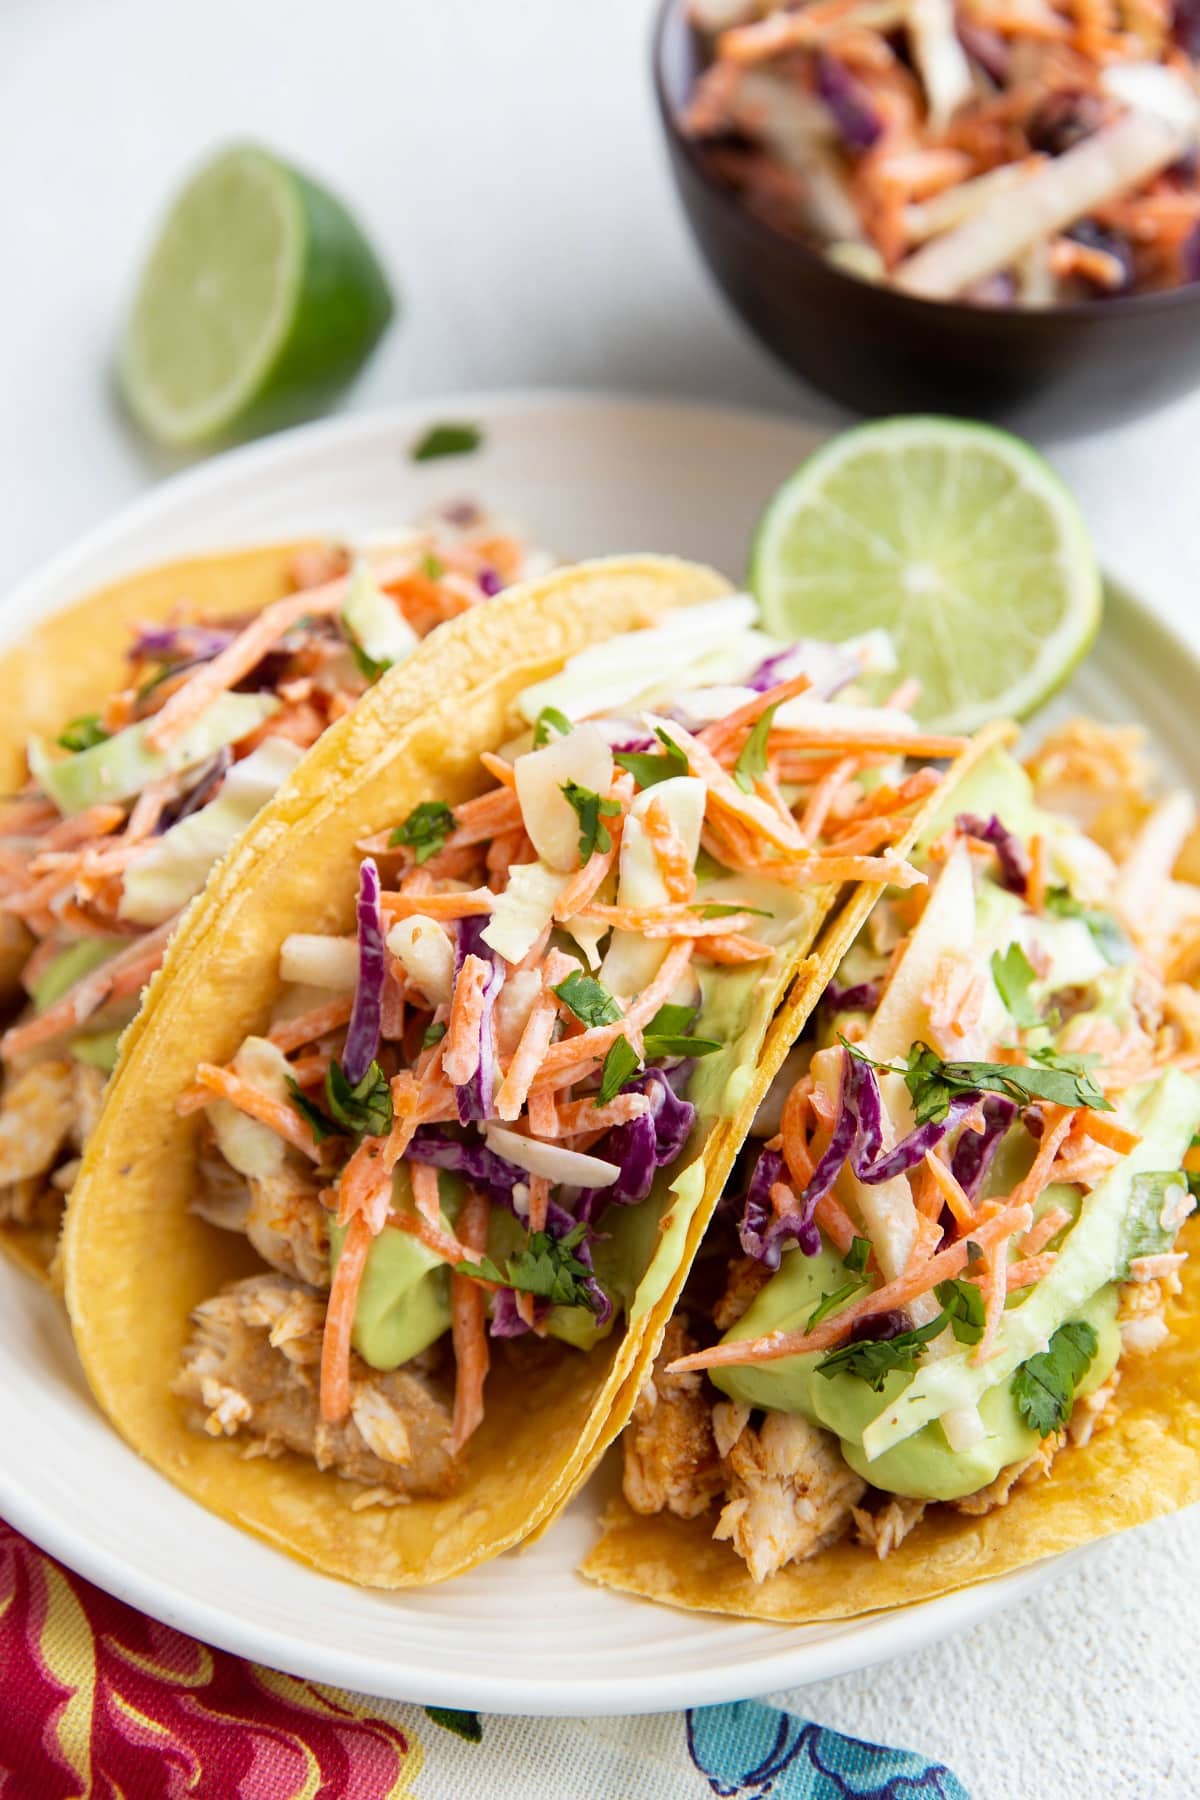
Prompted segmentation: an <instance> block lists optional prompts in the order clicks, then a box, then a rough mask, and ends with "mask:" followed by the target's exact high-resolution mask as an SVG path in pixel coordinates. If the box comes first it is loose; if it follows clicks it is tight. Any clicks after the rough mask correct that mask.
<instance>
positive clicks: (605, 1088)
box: [596, 1037, 639, 1106]
mask: <svg viewBox="0 0 1200 1800" xmlns="http://www.w3.org/2000/svg"><path fill="white" fill-rule="evenodd" d="M638 1062H639V1058H638V1053H637V1051H636V1050H635V1049H634V1047H633V1045H632V1044H631V1043H630V1042H629V1039H628V1038H624V1037H619V1038H614V1039H613V1042H612V1044H611V1045H610V1047H609V1052H608V1055H607V1056H606V1057H605V1058H604V1067H603V1068H602V1069H601V1071H600V1092H599V1093H598V1094H597V1095H596V1105H597V1106H607V1105H608V1102H609V1101H610V1100H613V1099H615V1098H616V1096H617V1095H618V1094H619V1093H620V1091H621V1089H622V1088H623V1087H624V1086H625V1083H626V1082H627V1081H628V1080H629V1077H630V1076H631V1075H632V1074H633V1072H634V1070H635V1069H636V1068H637V1067H638Z"/></svg>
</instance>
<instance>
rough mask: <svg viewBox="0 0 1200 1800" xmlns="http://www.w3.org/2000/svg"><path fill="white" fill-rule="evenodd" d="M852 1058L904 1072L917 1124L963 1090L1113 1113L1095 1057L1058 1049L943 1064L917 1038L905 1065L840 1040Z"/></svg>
mask: <svg viewBox="0 0 1200 1800" xmlns="http://www.w3.org/2000/svg"><path fill="white" fill-rule="evenodd" d="M841 1041H842V1043H843V1045H844V1046H845V1048H846V1049H847V1050H849V1052H850V1054H851V1056H855V1057H857V1058H858V1060H859V1061H860V1062H866V1063H870V1065H871V1067H872V1068H873V1069H882V1070H885V1071H886V1072H887V1073H888V1074H889V1075H903V1077H904V1082H905V1086H906V1087H907V1088H908V1091H909V1095H910V1096H911V1099H912V1104H913V1119H914V1123H915V1124H917V1125H927V1124H929V1122H930V1121H931V1120H935V1121H938V1122H940V1121H941V1120H942V1119H944V1118H945V1117H946V1114H947V1113H948V1112H949V1110H950V1102H951V1100H953V1099H954V1098H955V1097H956V1096H957V1095H959V1094H978V1093H988V1094H1006V1095H1007V1096H1008V1098H1009V1099H1010V1100H1015V1101H1016V1103H1017V1105H1018V1106H1025V1105H1026V1104H1027V1103H1028V1102H1029V1101H1030V1100H1048V1101H1050V1102H1051V1103H1052V1104H1053V1105H1055V1106H1070V1107H1079V1106H1090V1107H1092V1108H1093V1110H1094V1111H1096V1112H1112V1110H1113V1108H1112V1105H1111V1103H1110V1102H1109V1101H1108V1100H1106V1099H1105V1097H1104V1094H1103V1093H1102V1091H1101V1090H1100V1088H1098V1087H1097V1086H1096V1083H1095V1082H1094V1081H1093V1080H1092V1078H1091V1076H1090V1075H1089V1074H1088V1069H1089V1068H1090V1067H1091V1065H1092V1064H1093V1063H1094V1062H1095V1060H1096V1059H1095V1058H1094V1057H1091V1056H1068V1055H1065V1054H1063V1053H1060V1052H1059V1051H1057V1050H1049V1049H1046V1050H1030V1051H1029V1056H1030V1058H1031V1061H1030V1062H1029V1063H1028V1064H1022V1063H986V1062H943V1061H942V1059H941V1057H940V1056H939V1055H938V1054H937V1052H936V1051H935V1050H931V1049H930V1048H929V1045H928V1044H924V1043H921V1042H917V1043H915V1044H914V1045H913V1047H912V1049H911V1050H910V1051H909V1053H908V1060H907V1062H906V1063H905V1064H904V1065H903V1066H902V1067H900V1066H897V1065H896V1064H895V1063H880V1062H876V1061H875V1060H874V1058H873V1057H870V1056H868V1055H867V1054H866V1052H865V1051H863V1050H860V1049H859V1048H858V1046H857V1045H855V1044H851V1043H849V1042H848V1041H847V1039H845V1038H842V1040H841Z"/></svg>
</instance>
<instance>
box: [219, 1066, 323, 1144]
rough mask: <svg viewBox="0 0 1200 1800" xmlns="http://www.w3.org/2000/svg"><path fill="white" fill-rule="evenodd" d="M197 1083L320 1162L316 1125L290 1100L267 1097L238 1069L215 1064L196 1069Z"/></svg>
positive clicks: (268, 1095) (267, 1095)
mask: <svg viewBox="0 0 1200 1800" xmlns="http://www.w3.org/2000/svg"><path fill="white" fill-rule="evenodd" d="M196 1082H197V1085H198V1086H200V1087H205V1088H207V1089H208V1090H209V1093H210V1095H211V1097H212V1098H213V1099H217V1100H228V1102H229V1104H230V1105H231V1106H236V1107H237V1109H238V1111H239V1112H243V1113H245V1114H246V1115H247V1116H248V1117H249V1118H251V1119H257V1120H258V1122H259V1124H260V1125H266V1126H268V1127H269V1128H270V1130H272V1131H274V1132H276V1133H277V1134H278V1136H279V1137H281V1138H283V1139H284V1140H285V1141H286V1142H287V1143H289V1144H291V1145H292V1146H293V1147H294V1148H295V1149H297V1150H300V1151H302V1152H303V1154H304V1155H305V1156H307V1157H310V1158H311V1159H312V1161H313V1162H319V1161H320V1159H321V1152H320V1149H319V1148H318V1146H317V1144H316V1143H315V1142H314V1140H313V1134H312V1126H311V1125H310V1124H309V1123H308V1121H307V1120H306V1119H303V1118H301V1116H300V1114H299V1113H298V1112H297V1111H296V1109H295V1107H294V1106H289V1105H288V1103H287V1101H286V1100H276V1099H275V1098H274V1096H273V1095H271V1094H264V1093H263V1091H262V1089H261V1088H256V1087H254V1086H253V1085H252V1083H251V1082H249V1081H246V1080H244V1079H243V1077H242V1076H240V1075H239V1074H238V1073H237V1071H236V1069H221V1068H218V1067H217V1065H216V1064H215V1063H201V1064H200V1066H199V1068H198V1069H197V1070H196Z"/></svg>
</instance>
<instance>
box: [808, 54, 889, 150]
mask: <svg viewBox="0 0 1200 1800" xmlns="http://www.w3.org/2000/svg"><path fill="white" fill-rule="evenodd" d="M817 93H818V94H819V95H820V97H821V99H822V100H823V101H824V102H825V104H826V106H827V107H828V108H829V111H830V113H831V114H832V115H833V122H834V124H835V125H836V126H837V128H838V131H839V133H840V134H841V138H842V142H843V143H844V144H845V145H846V147H847V149H849V150H869V149H870V148H871V146H872V145H873V144H877V143H878V142H879V139H880V138H881V136H882V135H883V120H882V119H881V118H880V117H879V114H878V112H877V111H876V110H875V106H874V104H873V102H872V100H871V95H870V93H869V91H868V90H867V88H866V87H865V86H864V85H863V83H862V82H861V81H859V79H858V77H857V76H856V75H852V74H851V73H850V70H849V69H848V68H847V67H846V65H845V64H844V63H840V62H838V60H837V58H836V57H834V56H829V55H827V54H826V53H825V52H824V51H822V52H821V54H820V55H819V56H818V57H817Z"/></svg>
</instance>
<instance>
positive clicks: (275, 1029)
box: [267, 994, 354, 1056]
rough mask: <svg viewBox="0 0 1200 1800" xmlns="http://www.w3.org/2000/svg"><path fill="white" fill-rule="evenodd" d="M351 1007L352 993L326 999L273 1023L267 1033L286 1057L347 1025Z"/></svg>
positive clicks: (352, 1001) (352, 1003)
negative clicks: (306, 1009)
mask: <svg viewBox="0 0 1200 1800" xmlns="http://www.w3.org/2000/svg"><path fill="white" fill-rule="evenodd" d="M353 1007H354V1000H353V998H352V996H351V995H349V994H343V995H340V996H339V997H338V999H336V1000H326V1001H325V1002H324V1003H323V1005H321V1006H315V1007H313V1009H312V1011H311V1012H306V1013H300V1014H299V1016H298V1017H297V1018H294V1019H281V1020H280V1021H279V1023H278V1025H272V1027H271V1029H270V1031H268V1033H267V1036H268V1037H269V1038H270V1040H271V1042H272V1043H273V1044H274V1045H275V1048H276V1049H277V1050H282V1051H283V1053H284V1055H285V1056H286V1055H287V1054H288V1053H289V1052H290V1051H292V1050H300V1049H302V1048H303V1047H304V1045H305V1044H313V1043H315V1042H316V1040H317V1039H318V1038H323V1037H325V1036H327V1034H328V1033H329V1032H331V1031H337V1030H338V1028H339V1027H340V1026H342V1025H347V1024H349V1022H350V1014H351V1011H352V1010H353Z"/></svg>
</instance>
